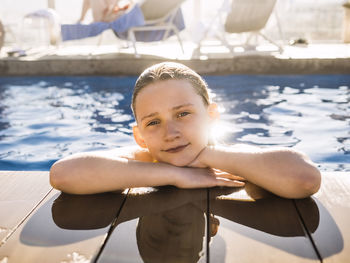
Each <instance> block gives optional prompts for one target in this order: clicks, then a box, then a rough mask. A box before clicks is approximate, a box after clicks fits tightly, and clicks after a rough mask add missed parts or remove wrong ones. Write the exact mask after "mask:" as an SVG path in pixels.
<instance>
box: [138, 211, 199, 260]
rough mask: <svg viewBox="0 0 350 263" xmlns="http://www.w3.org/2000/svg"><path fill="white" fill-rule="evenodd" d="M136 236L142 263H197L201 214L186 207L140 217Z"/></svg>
mask: <svg viewBox="0 0 350 263" xmlns="http://www.w3.org/2000/svg"><path fill="white" fill-rule="evenodd" d="M136 233H137V234H136V236H137V245H138V248H139V252H140V255H141V257H142V259H143V260H144V262H189V263H190V262H197V261H198V260H199V258H200V256H201V255H200V252H201V251H202V249H203V238H204V233H205V218H204V213H203V211H201V210H200V209H199V208H198V207H196V206H194V205H192V204H186V205H184V206H182V207H178V208H176V209H173V210H169V211H165V212H163V213H159V214H152V215H146V216H142V217H140V219H139V223H138V226H137V230H136Z"/></svg>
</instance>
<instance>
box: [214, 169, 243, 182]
mask: <svg viewBox="0 0 350 263" xmlns="http://www.w3.org/2000/svg"><path fill="white" fill-rule="evenodd" d="M215 176H216V177H222V178H227V179H233V180H240V181H245V178H243V177H241V176H238V175H234V174H230V173H226V172H222V171H220V172H215Z"/></svg>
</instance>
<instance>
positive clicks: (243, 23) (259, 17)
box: [198, 0, 283, 53]
mask: <svg viewBox="0 0 350 263" xmlns="http://www.w3.org/2000/svg"><path fill="white" fill-rule="evenodd" d="M276 2H277V0H232V3H231V5H228V4H227V0H224V1H223V6H222V7H221V8H220V9H219V13H218V17H219V16H220V15H222V14H223V13H225V11H226V14H227V16H226V18H224V20H223V21H222V22H221V23H223V25H222V29H223V32H216V34H215V36H216V37H217V38H218V39H219V40H220V41H221V43H222V44H223V45H224V46H226V47H227V48H228V49H229V50H230V51H231V53H234V49H233V47H232V46H231V45H230V44H229V43H228V41H227V40H226V36H225V35H226V34H239V33H249V37H248V38H247V40H246V43H245V45H246V46H247V45H248V44H249V42H250V40H251V39H252V37H254V36H256V37H257V36H260V37H262V38H264V39H266V40H267V41H269V42H270V43H272V44H273V45H275V46H276V47H277V48H278V50H279V51H280V52H282V51H283V49H282V46H281V45H279V44H277V43H276V42H275V41H273V40H272V39H270V38H268V37H267V36H266V35H265V34H263V33H262V30H263V29H264V28H265V26H266V23H267V21H268V20H269V18H270V16H271V14H272V13H273V11H274V7H275V4H276ZM224 8H226V9H227V8H229V10H223V9H224ZM275 15H276V20H277V26H278V30H279V33H280V35H281V37H282V38H283V36H282V30H281V27H280V23H279V19H278V16H277V13H275ZM213 22H214V20H213ZM209 30H210V28H207V30H206V31H205V34H204V35H203V37H202V38H201V40H200V41H199V44H198V49H199V50H200V47H201V42H202V41H203V40H204V39H205V38H206V37H207V34H208V32H209Z"/></svg>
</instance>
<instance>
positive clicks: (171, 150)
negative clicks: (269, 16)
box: [164, 143, 190, 153]
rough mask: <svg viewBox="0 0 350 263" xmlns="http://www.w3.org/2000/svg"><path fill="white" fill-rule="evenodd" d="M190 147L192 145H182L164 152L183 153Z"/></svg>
mask: <svg viewBox="0 0 350 263" xmlns="http://www.w3.org/2000/svg"><path fill="white" fill-rule="evenodd" d="M188 145H190V143H188V144H185V145H180V146H177V147H174V148H169V149H167V150H164V152H167V153H177V152H181V151H182V150H183V149H185V148H186V147H187V146H188Z"/></svg>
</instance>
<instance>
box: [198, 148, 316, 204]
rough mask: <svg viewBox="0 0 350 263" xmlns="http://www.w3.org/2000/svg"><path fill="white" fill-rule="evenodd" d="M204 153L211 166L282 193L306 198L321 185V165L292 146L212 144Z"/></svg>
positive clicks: (202, 159)
mask: <svg viewBox="0 0 350 263" xmlns="http://www.w3.org/2000/svg"><path fill="white" fill-rule="evenodd" d="M201 157H202V158H201V162H202V163H204V164H205V165H207V166H209V167H212V168H217V169H220V170H223V171H225V172H228V173H231V174H235V175H239V176H242V177H244V178H246V179H247V180H248V181H250V182H252V183H254V184H257V185H259V186H261V187H263V188H265V189H266V190H269V191H271V192H272V193H274V194H277V195H279V196H282V197H287V198H303V197H306V196H310V195H312V194H313V193H315V192H317V190H318V189H319V187H320V181H321V177H320V173H319V171H318V169H317V168H316V167H315V166H314V165H313V164H312V162H311V161H309V160H308V158H307V157H305V156H303V155H302V154H300V153H298V152H296V151H293V150H291V149H281V148H280V149H271V150H264V149H259V148H255V147H254V148H253V149H249V150H242V149H239V148H238V149H235V148H230V147H211V148H206V149H205V150H204V152H203V153H202V156H201Z"/></svg>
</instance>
